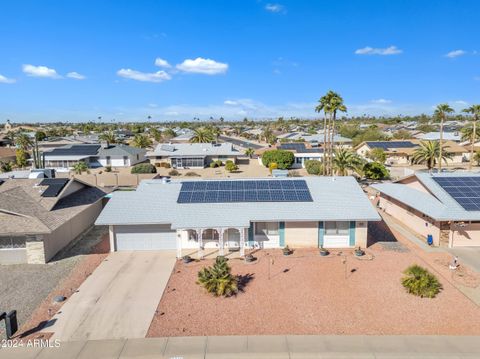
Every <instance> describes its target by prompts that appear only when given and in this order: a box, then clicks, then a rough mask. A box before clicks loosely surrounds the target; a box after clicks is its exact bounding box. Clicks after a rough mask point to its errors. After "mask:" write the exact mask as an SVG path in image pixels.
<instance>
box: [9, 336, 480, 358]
mask: <svg viewBox="0 0 480 359" xmlns="http://www.w3.org/2000/svg"><path fill="white" fill-rule="evenodd" d="M479 339H480V338H479V337H474V336H316V335H311V336H304V335H302V336H300V335H299V336H289V335H287V336H230V337H173V338H149V339H124V340H101V341H86V342H85V341H78V342H64V343H61V344H60V347H59V348H43V349H42V348H16V349H1V348H0V358H2V359H10V358H12V359H13V358H14V359H34V358H35V359H47V358H48V359H56V358H59V359H60V358H61V359H76V358H78V359H93V358H95V359H101V358H114V359H119V358H172V359H173V358H175V359H180V358H184V359H187V358H195V359H196V358H202V359H210V358H212V359H213V358H232V359H233V358H235V359H237V358H248V359H254V358H279V359H283V358H285V359H303V358H352V359H353V358H355V359H359V358H372V359H380V358H390V359H392V358H418V359H420V358H432V359H433V358H479V357H480V340H479Z"/></svg>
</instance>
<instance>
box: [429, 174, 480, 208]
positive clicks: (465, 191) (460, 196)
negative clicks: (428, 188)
mask: <svg viewBox="0 0 480 359" xmlns="http://www.w3.org/2000/svg"><path fill="white" fill-rule="evenodd" d="M433 180H434V181H435V182H437V183H438V185H439V186H440V187H442V188H443V189H444V190H445V192H447V193H448V194H449V195H450V196H451V197H452V198H453V199H454V200H455V201H457V203H458V204H459V205H460V206H462V208H463V209H465V210H466V211H480V176H475V177H433Z"/></svg>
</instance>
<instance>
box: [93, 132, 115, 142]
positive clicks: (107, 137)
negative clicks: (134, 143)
mask: <svg viewBox="0 0 480 359" xmlns="http://www.w3.org/2000/svg"><path fill="white" fill-rule="evenodd" d="M98 139H99V140H100V141H106V142H108V143H110V144H113V143H117V136H115V132H113V131H105V132H103V133H102V134H100V136H98Z"/></svg>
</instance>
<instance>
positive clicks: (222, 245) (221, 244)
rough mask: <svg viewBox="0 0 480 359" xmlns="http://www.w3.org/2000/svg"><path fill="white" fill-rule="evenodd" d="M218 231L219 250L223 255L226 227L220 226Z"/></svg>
mask: <svg viewBox="0 0 480 359" xmlns="http://www.w3.org/2000/svg"><path fill="white" fill-rule="evenodd" d="M216 231H217V232H218V252H219V253H220V255H221V256H223V255H224V254H225V244H224V242H223V235H224V233H225V229H224V228H218V229H216Z"/></svg>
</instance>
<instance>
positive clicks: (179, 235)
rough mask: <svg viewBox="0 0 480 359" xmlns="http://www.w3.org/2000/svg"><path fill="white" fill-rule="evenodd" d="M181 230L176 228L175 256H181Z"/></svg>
mask: <svg viewBox="0 0 480 359" xmlns="http://www.w3.org/2000/svg"><path fill="white" fill-rule="evenodd" d="M181 232H182V231H178V230H177V258H178V259H180V258H182V235H181Z"/></svg>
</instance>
